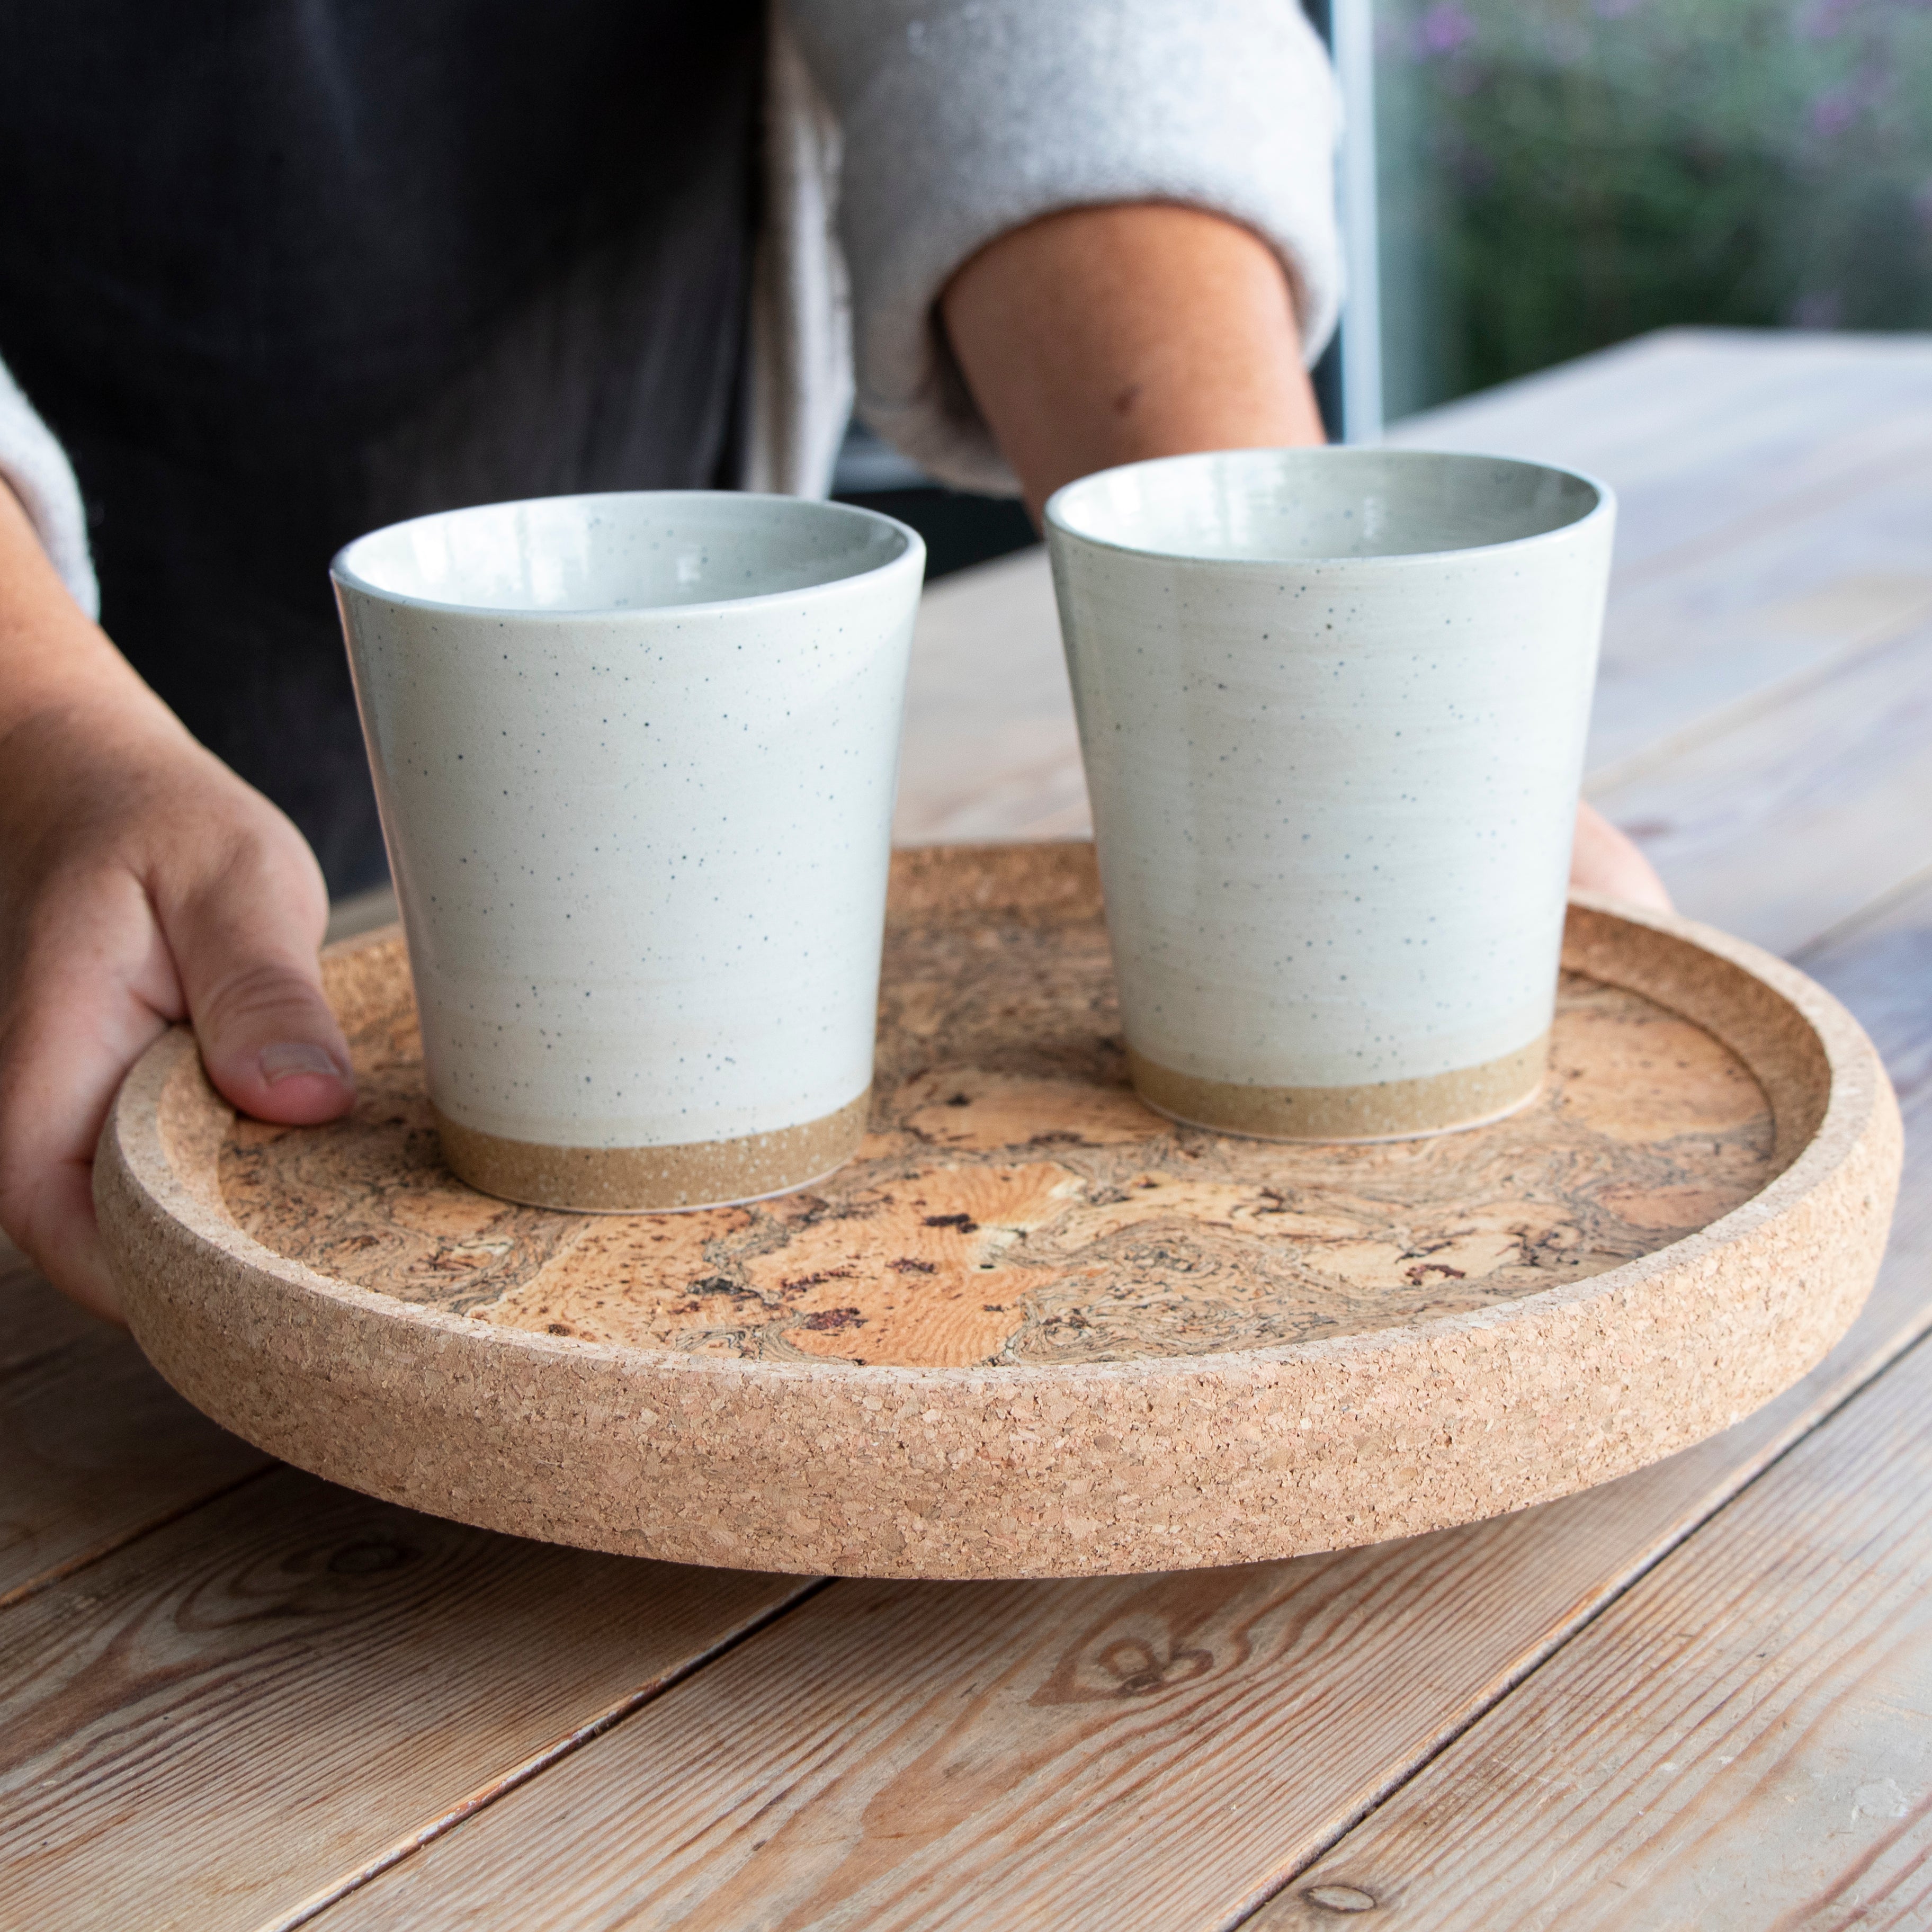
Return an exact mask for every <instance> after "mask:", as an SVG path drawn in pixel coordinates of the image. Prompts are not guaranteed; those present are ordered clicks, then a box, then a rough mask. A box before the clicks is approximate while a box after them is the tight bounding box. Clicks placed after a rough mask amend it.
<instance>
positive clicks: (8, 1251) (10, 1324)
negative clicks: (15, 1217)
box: [0, 1235, 101, 1376]
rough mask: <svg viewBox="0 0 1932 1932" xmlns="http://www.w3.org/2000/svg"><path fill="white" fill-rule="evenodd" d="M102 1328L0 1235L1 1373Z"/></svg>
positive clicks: (48, 1353)
mask: <svg viewBox="0 0 1932 1932" xmlns="http://www.w3.org/2000/svg"><path fill="white" fill-rule="evenodd" d="M100 1332H101V1323H100V1322H98V1321H96V1320H95V1318H94V1317H93V1316H91V1315H88V1314H86V1313H83V1311H82V1310H80V1309H79V1308H77V1307H76V1306H75V1305H74V1303H72V1302H71V1301H68V1298H67V1297H66V1296H65V1295H56V1294H55V1293H54V1292H53V1291H52V1289H50V1288H49V1287H48V1286H47V1285H46V1283H45V1282H43V1280H41V1279H40V1276H39V1275H38V1274H37V1273H36V1272H35V1271H34V1265H33V1264H32V1263H31V1262H30V1261H28V1259H27V1258H26V1256H25V1255H23V1254H22V1253H21V1252H20V1250H19V1249H18V1248H17V1247H14V1245H13V1243H12V1242H10V1241H8V1240H7V1238H5V1236H4V1235H0V1376H5V1375H6V1374H7V1373H8V1372H9V1371H10V1370H13V1369H17V1368H19V1367H21V1366H22V1364H25V1363H27V1362H31V1361H37V1360H38V1359H39V1358H40V1357H41V1356H43V1355H51V1354H52V1352H54V1350H55V1349H62V1348H65V1346H67V1345H68V1343H70V1342H77V1341H79V1340H80V1339H81V1337H83V1336H84V1335H92V1334H98V1333H100Z"/></svg>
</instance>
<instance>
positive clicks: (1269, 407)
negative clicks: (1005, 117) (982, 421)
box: [941, 203, 1322, 517]
mask: <svg viewBox="0 0 1932 1932" xmlns="http://www.w3.org/2000/svg"><path fill="white" fill-rule="evenodd" d="M941 315H942V318H943V320H944V324H945V327H946V331H947V335H948V337H949V338H950V341H951V344H952V347H953V353H954V355H955V356H956V357H957V359H958V360H959V366H960V368H961V370H962V373H963V374H965V378H966V380H967V383H968V386H969V387H970V388H971V390H972V392H973V396H974V401H975V402H976V403H977V404H978V406H979V407H980V411H981V413H983V415H984V416H985V418H986V422H987V423H988V425H989V427H990V428H992V431H993V433H994V434H995V437H997V438H998V440H999V443H1000V446H1001V449H1002V450H1003V451H1004V452H1005V454H1006V456H1007V460H1009V461H1010V463H1012V465H1013V469H1014V470H1015V471H1016V473H1017V474H1018V475H1019V478H1020V480H1021V483H1022V486H1023V487H1024V489H1025V493H1026V500H1027V505H1028V508H1029V509H1031V511H1033V513H1034V515H1035V517H1037V516H1038V515H1039V514H1040V506H1041V505H1042V504H1043V503H1044V502H1046V499H1047V498H1048V496H1050V495H1051V494H1052V493H1053V491H1054V490H1057V489H1058V487H1060V485H1061V484H1063V483H1066V482H1070V481H1072V480H1073V478H1075V477H1076V476H1084V475H1088V474H1090V473H1091V472H1093V471H1094V470H1096V469H1106V468H1109V466H1112V465H1113V464H1115V463H1131V462H1134V461H1136V460H1139V459H1140V458H1145V457H1152V456H1173V455H1181V454H1183V453H1184V452H1187V451H1190V450H1196V449H1244V448H1269V447H1281V446H1289V445H1295V444H1304V443H1319V442H1321V441H1322V419H1321V416H1320V413H1319V410H1317V409H1316V404H1315V397H1314V392H1313V389H1311V388H1310V385H1309V381H1308V377H1307V372H1306V371H1305V370H1304V368H1303V367H1302V363H1301V336H1300V332H1299V331H1298V329H1297V327H1296V324H1295V308H1294V304H1293V302H1292V299H1291V296H1290V293H1289V284H1288V278H1287V276H1286V275H1285V274H1284V273H1283V269H1282V266H1281V264H1280V261H1279V260H1277V257H1275V255H1274V252H1273V251H1272V250H1271V249H1270V248H1268V246H1267V245H1265V243H1263V242H1261V241H1260V240H1259V239H1257V238H1256V236H1254V235H1253V234H1252V233H1250V232H1249V231H1248V230H1247V229H1245V228H1243V227H1241V226H1239V225H1238V223H1235V222H1232V221H1229V220H1225V219H1223V217H1220V216H1218V215H1214V214H1203V213H1202V212H1201V211H1199V210H1197V209H1193V208H1178V207H1173V206H1169V205H1161V204H1157V203H1139V204H1133V205H1127V206H1122V207H1111V208H1074V209H1069V210H1067V211H1065V212H1064V213H1062V214H1053V215H1049V216H1048V217H1046V219H1044V220H1040V221H1036V222H1034V223H1030V224H1029V225H1028V226H1025V227H1024V228H1020V229H1015V230H1013V232H1011V233H1009V234H1007V235H1004V236H1001V238H1000V239H998V241H997V242H993V243H992V244H991V245H989V246H988V247H987V248H983V249H982V250H981V251H980V253H979V254H977V255H975V256H974V257H973V258H972V259H971V260H970V261H969V262H968V263H966V265H965V266H964V267H963V268H962V269H960V270H959V272H958V273H957V274H956V275H954V276H953V279H952V281H950V283H949V284H947V287H946V290H945V291H944V295H943V296H942V297H941Z"/></svg>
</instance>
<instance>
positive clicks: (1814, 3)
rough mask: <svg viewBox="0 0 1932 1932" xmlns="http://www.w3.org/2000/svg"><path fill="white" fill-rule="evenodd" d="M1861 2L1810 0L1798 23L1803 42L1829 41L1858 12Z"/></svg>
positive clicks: (1833, 38)
mask: <svg viewBox="0 0 1932 1932" xmlns="http://www.w3.org/2000/svg"><path fill="white" fill-rule="evenodd" d="M1858 5H1859V0H1809V4H1808V5H1806V6H1805V7H1803V8H1802V9H1801V10H1800V11H1799V15H1798V19H1797V21H1796V27H1797V31H1798V37H1799V39H1800V40H1835V39H1836V38H1837V37H1838V30H1839V29H1840V28H1841V27H1843V26H1844V24H1845V23H1846V20H1849V18H1850V17H1851V16H1852V14H1853V13H1855V12H1856V11H1857V10H1858Z"/></svg>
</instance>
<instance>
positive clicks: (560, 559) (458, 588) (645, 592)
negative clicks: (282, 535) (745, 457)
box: [335, 490, 910, 612]
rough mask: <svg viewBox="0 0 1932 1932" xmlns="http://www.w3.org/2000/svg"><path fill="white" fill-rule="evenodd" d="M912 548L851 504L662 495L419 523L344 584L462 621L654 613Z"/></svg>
mask: <svg viewBox="0 0 1932 1932" xmlns="http://www.w3.org/2000/svg"><path fill="white" fill-rule="evenodd" d="M909 544H910V537H909V535H908V534H907V532H906V531H905V530H904V529H902V528H901V526H898V524H895V523H892V522H890V521H889V520H887V519H886V518H884V517H877V516H874V515H872V514H870V513H869V512H868V511H864V510H859V509H855V508H850V507H849V506H847V505H844V504H841V503H818V502H807V501H805V500H804V499H800V498H798V497H793V496H751V495H748V494H745V493H742V492H739V491H727V490H652V491H649V492H641V491H640V492H626V493H616V494H609V495H600V496H544V497H538V498H535V499H532V500H530V501H528V502H518V503H486V504H482V505H478V506H477V507H475V508H472V509H465V510H449V511H443V512H441V513H440V514H437V515H434V516H428V517H416V518H415V519H414V520H413V521H411V522H409V523H396V524H392V526H389V528H388V529H380V530H377V531H375V532H372V533H371V535H368V536H365V537H362V538H358V539H357V540H356V541H355V542H354V543H352V544H350V545H349V546H348V547H347V549H345V550H343V551H342V553H341V555H340V556H338V557H337V559H335V574H336V576H337V577H338V578H339V579H341V580H344V582H346V583H350V584H352V585H353V586H355V587H356V588H358V589H362V590H365V591H368V592H371V593H373V594H374V595H377V596H380V597H383V598H389V599H391V600H392V601H403V602H408V603H416V604H440V605H443V606H445V607H449V608H452V609H460V610H526V611H556V612H563V611H599V610H607V611H616V610H659V609H668V608H673V607H680V606H684V605H690V604H718V603H726V602H738V601H743V600H745V599H746V598H754V597H772V596H779V595H784V593H786V592H791V591H797V590H803V589H810V588H812V587H814V586H818V585H821V584H827V583H839V582H841V581H844V580H846V579H847V578H850V577H862V576H865V575H867V574H869V573H870V572H871V571H875V570H880V569H883V568H886V566H888V565H891V564H892V563H895V562H898V559H900V558H901V557H902V556H904V555H905V554H906V552H907V548H908V547H909Z"/></svg>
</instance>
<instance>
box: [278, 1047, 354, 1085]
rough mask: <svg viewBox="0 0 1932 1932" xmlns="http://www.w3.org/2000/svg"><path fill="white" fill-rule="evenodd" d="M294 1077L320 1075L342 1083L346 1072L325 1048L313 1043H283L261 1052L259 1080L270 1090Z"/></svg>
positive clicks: (346, 1076)
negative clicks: (322, 1074)
mask: <svg viewBox="0 0 1932 1932" xmlns="http://www.w3.org/2000/svg"><path fill="white" fill-rule="evenodd" d="M298 1073H324V1074H326V1075H327V1076H329V1079H332V1080H346V1079H347V1078H348V1077H349V1076H348V1070H347V1068H345V1067H343V1066H342V1065H341V1064H340V1063H339V1062H338V1061H337V1059H336V1058H335V1055H333V1054H332V1053H331V1052H329V1049H328V1048H327V1047H326V1046H317V1045H316V1044H315V1043H314V1041H313V1040H283V1041H281V1042H280V1043H278V1044H277V1045H275V1046H265V1047H263V1049H262V1078H263V1079H264V1080H266V1081H267V1082H268V1083H269V1085H270V1086H271V1087H273V1086H275V1085H276V1084H277V1083H278V1082H281V1081H284V1080H288V1079H293V1077H294V1076H296V1074H298Z"/></svg>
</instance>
